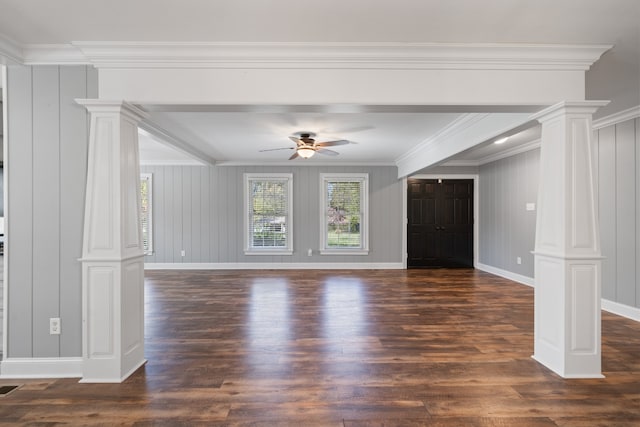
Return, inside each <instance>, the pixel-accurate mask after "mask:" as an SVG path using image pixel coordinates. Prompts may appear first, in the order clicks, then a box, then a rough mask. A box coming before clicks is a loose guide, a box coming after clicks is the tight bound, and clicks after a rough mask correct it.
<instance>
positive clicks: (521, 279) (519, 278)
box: [476, 263, 535, 288]
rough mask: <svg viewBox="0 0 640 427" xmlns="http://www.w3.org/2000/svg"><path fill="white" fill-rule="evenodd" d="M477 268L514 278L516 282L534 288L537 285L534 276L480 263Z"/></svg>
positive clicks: (510, 278) (506, 277)
mask: <svg viewBox="0 0 640 427" xmlns="http://www.w3.org/2000/svg"><path fill="white" fill-rule="evenodd" d="M476 268H477V269H478V270H482V271H486V272H487V273H491V274H495V275H496V276H500V277H504V278H505V279H509V280H513V281H514V282H518V283H522V284H523V285H527V286H531V287H532V288H533V287H535V279H534V278H533V277H527V276H523V275H522V274H518V273H513V272H511V271H507V270H503V269H501V268H497V267H492V266H490V265H486V264H480V263H478V264H477V265H476Z"/></svg>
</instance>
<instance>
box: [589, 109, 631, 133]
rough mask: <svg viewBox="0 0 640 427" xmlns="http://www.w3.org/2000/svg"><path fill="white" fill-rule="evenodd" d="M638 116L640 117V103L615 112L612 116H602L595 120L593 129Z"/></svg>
mask: <svg viewBox="0 0 640 427" xmlns="http://www.w3.org/2000/svg"><path fill="white" fill-rule="evenodd" d="M638 117H640V105H637V106H635V107H631V108H628V109H626V110H622V111H619V112H617V113H615V114H611V115H610V116H606V117H602V118H601V119H598V120H594V121H593V129H602V128H605V127H607V126H612V125H616V124H618V123H622V122H626V121H627V120H632V119H637V118H638Z"/></svg>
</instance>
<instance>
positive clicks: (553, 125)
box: [533, 101, 608, 378]
mask: <svg viewBox="0 0 640 427" xmlns="http://www.w3.org/2000/svg"><path fill="white" fill-rule="evenodd" d="M607 103H608V102H607V101H580V102H563V103H560V104H557V105H554V106H552V107H550V108H547V109H545V110H543V111H541V112H540V113H539V114H536V115H535V116H534V119H537V120H538V121H539V122H540V123H542V147H541V155H540V180H539V188H538V212H537V221H536V241H535V251H534V255H535V328H534V329H535V345H534V355H533V358H534V359H535V360H537V361H538V362H540V363H542V364H543V365H545V366H547V367H548V368H550V369H551V370H553V371H554V372H556V373H557V374H559V375H560V376H562V377H564V378H600V377H602V373H601V357H600V338H601V332H600V288H601V284H600V280H601V268H600V264H601V258H602V257H601V254H600V231H599V225H598V218H597V211H596V205H595V201H596V200H595V185H594V175H593V162H592V154H591V151H592V144H591V138H592V132H593V131H592V128H591V116H592V114H593V113H594V112H595V111H596V110H597V109H598V108H599V107H601V106H603V105H606V104H607Z"/></svg>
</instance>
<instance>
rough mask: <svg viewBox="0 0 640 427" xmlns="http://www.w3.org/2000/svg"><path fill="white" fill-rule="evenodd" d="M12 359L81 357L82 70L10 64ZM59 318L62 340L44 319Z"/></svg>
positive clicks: (93, 82) (93, 79) (92, 74)
mask: <svg viewBox="0 0 640 427" xmlns="http://www.w3.org/2000/svg"><path fill="white" fill-rule="evenodd" d="M7 77H8V92H7V96H8V98H9V102H8V105H7V110H8V117H7V119H8V123H9V129H8V133H9V134H8V137H9V138H8V141H9V144H8V147H7V150H8V153H9V154H8V158H7V165H8V169H7V173H8V174H9V176H8V178H9V181H8V188H7V192H8V197H9V206H8V212H7V214H8V221H9V224H10V225H9V227H10V230H9V233H7V238H8V239H9V241H8V248H10V252H8V253H7V261H8V263H9V268H8V271H7V274H8V276H7V277H6V279H7V282H6V283H7V285H8V286H9V298H10V301H9V304H8V306H9V312H8V319H9V322H8V328H9V330H8V348H7V349H6V350H7V353H8V356H9V357H78V356H80V355H81V330H82V319H81V313H82V306H81V273H80V265H79V262H78V261H77V259H78V258H79V257H80V254H81V249H82V223H83V215H84V191H85V184H86V165H87V162H86V155H87V151H86V150H87V141H88V124H89V122H88V114H87V113H86V112H85V110H84V109H83V108H82V107H80V106H78V105H76V103H75V101H74V99H75V98H87V97H91V96H95V94H97V73H96V71H95V70H94V69H93V68H91V67H85V66H64V67H57V66H37V67H8V75H7ZM51 317H60V318H61V328H62V334H61V335H50V334H49V319H50V318H51Z"/></svg>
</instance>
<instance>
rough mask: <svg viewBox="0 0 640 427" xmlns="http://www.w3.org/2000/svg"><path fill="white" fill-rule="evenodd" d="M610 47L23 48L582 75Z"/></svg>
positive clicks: (264, 63) (77, 56)
mask: <svg viewBox="0 0 640 427" xmlns="http://www.w3.org/2000/svg"><path fill="white" fill-rule="evenodd" d="M611 47H612V45H551V44H498V43H493V44H488V43H206V42H199V43H198V42H172V43H170V42H87V41H78V42H72V43H71V44H69V45H26V46H23V47H22V50H23V52H24V54H23V57H24V59H25V60H26V61H28V62H29V63H32V64H53V63H65V64H66V63H83V64H92V65H94V66H96V67H98V68H113V67H117V68H163V67H173V68H176V67H178V68H203V67H204V68H295V69H297V68H336V69H463V70H464V69H469V70H486V69H491V70H563V71H566V70H574V71H575V70H582V71H584V70H588V69H589V67H591V65H592V64H593V63H594V62H595V61H597V60H598V59H599V58H600V56H601V55H602V54H603V53H604V52H606V51H607V50H609V49H610V48H611Z"/></svg>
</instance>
